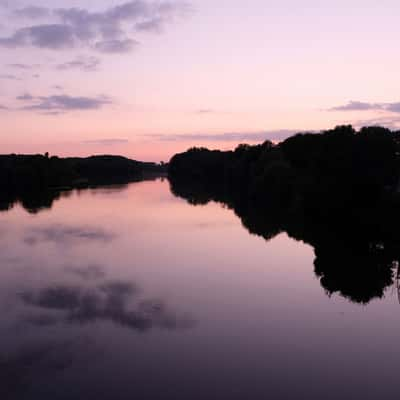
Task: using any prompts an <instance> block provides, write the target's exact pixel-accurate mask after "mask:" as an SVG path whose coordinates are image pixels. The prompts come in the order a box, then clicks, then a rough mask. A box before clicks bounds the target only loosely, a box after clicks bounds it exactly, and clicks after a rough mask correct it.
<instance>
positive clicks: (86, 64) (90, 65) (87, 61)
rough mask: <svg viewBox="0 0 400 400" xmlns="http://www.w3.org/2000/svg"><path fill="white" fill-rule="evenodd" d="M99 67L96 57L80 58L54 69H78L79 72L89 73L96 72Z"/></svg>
mask: <svg viewBox="0 0 400 400" xmlns="http://www.w3.org/2000/svg"><path fill="white" fill-rule="evenodd" d="M99 65H100V59H99V58H97V57H86V56H80V57H77V58H75V59H74V60H71V61H68V62H65V63H62V64H58V65H57V66H56V68H57V69H58V70H60V71H67V70H71V69H79V70H81V71H86V72H91V71H96V70H97V69H98V67H99Z"/></svg>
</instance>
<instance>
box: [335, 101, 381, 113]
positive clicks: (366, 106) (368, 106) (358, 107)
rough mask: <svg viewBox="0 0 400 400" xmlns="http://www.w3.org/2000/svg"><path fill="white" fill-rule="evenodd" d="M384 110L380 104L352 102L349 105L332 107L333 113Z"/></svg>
mask: <svg viewBox="0 0 400 400" xmlns="http://www.w3.org/2000/svg"><path fill="white" fill-rule="evenodd" d="M376 109H379V110H380V109H382V105H381V104H378V103H363V102H361V101H350V102H349V103H347V104H345V105H341V106H337V107H332V108H331V109H330V110H331V111H364V110H376Z"/></svg>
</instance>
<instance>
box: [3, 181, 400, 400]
mask: <svg viewBox="0 0 400 400" xmlns="http://www.w3.org/2000/svg"><path fill="white" fill-rule="evenodd" d="M0 221H1V223H0V238H1V241H0V245H1V252H0V260H1V270H0V274H1V277H0V278H1V279H0V296H1V302H0V305H1V313H2V318H1V319H0V331H1V338H2V340H1V342H0V378H1V380H0V386H1V389H0V394H1V398H2V399H8V398H9V399H52V400H54V399H110V400H111V399H113V400H114V399H177V400H179V399H185V400H188V399H267V398H268V399H291V398H293V399H295V398H304V399H339V398H341V399H397V398H398V390H397V389H398V384H399V381H400V378H399V366H400V363H399V360H400V357H399V351H398V344H399V341H398V338H399V334H400V306H399V303H398V298H397V289H396V287H395V285H393V286H390V287H388V288H386V290H385V292H384V296H383V297H382V298H375V299H372V300H371V301H370V302H368V304H364V305H360V304H357V303H353V302H351V301H350V300H349V299H346V298H344V297H341V296H340V294H334V295H332V296H328V295H327V293H326V291H325V290H324V289H323V288H322V286H321V284H320V281H319V278H317V276H316V275H315V273H314V265H313V261H314V251H313V249H312V247H310V246H308V245H306V244H304V243H302V242H296V241H294V240H293V239H290V238H289V237H288V236H287V235H286V234H280V235H278V236H276V237H275V238H274V239H272V240H270V241H268V242H267V241H265V240H264V239H263V238H260V237H258V236H255V235H251V234H249V232H248V231H247V230H246V229H245V228H244V227H243V226H242V224H241V221H240V219H239V218H238V217H237V216H235V214H234V213H233V211H232V210H229V209H227V208H224V207H222V206H221V205H219V204H216V203H209V204H208V205H205V206H197V207H195V206H192V205H190V204H188V203H187V202H186V201H185V200H183V199H180V198H177V197H175V196H174V195H173V194H171V192H170V190H169V184H168V182H167V181H150V182H140V183H133V184H130V185H127V186H115V187H109V188H99V189H90V190H82V191H79V192H78V191H74V192H65V193H63V194H62V196H61V197H60V198H59V199H58V200H56V201H54V203H53V205H52V207H51V208H50V209H44V210H41V211H40V212H38V213H35V214H33V213H28V212H27V211H26V210H25V209H24V208H23V207H22V206H21V205H15V206H14V207H13V208H12V209H10V210H9V211H6V212H3V213H1V214H0ZM362 279H363V277H362V276H360V282H362Z"/></svg>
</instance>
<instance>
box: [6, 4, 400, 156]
mask: <svg viewBox="0 0 400 400" xmlns="http://www.w3.org/2000/svg"><path fill="white" fill-rule="evenodd" d="M399 12H400V4H399V2H398V1H395V0H383V1H380V2H376V1H372V0H364V1H361V0H350V1H345V0H337V1H335V2H333V3H331V4H328V3H326V2H321V1H317V0H304V1H297V0H296V1H295V0H282V1H280V2H279V3H278V2H275V1H268V0H267V1H265V0H251V1H248V2H242V1H239V0H232V1H229V2H228V1H225V0H220V1H212V0H188V1H179V0H176V1H175V0H169V1H145V0H136V1H129V0H118V1H117V0H96V1H90V0H68V1H66V0H53V1H50V0H26V1H25V0H12V1H11V0H0V52H1V55H2V57H1V63H0V89H1V90H0V118H1V122H2V134H1V136H0V146H1V153H44V152H50V153H51V154H57V155H60V156H70V155H77V156H87V155H90V154H103V153H108V154H121V155H125V156H128V157H132V158H135V159H138V160H153V161H161V160H163V161H168V160H169V158H170V157H171V156H172V155H173V154H174V153H176V152H180V151H184V150H186V149H187V148H188V147H191V146H194V145H198V146H208V147H210V148H221V149H228V148H233V147H235V146H236V145H237V144H238V143H241V142H249V143H254V142H261V141H262V140H264V139H271V140H281V139H283V138H285V137H287V136H289V135H290V134H292V133H294V132H298V131H306V130H311V131H317V130H321V129H327V128H332V127H334V126H335V125H340V124H353V125H354V126H356V127H359V126H363V125H382V126H386V127H389V128H391V129H400V96H399V94H398V93H399V85H400V81H399V79H398V69H399V65H400V55H399V54H398V53H397V52H393V49H395V48H397V45H398V38H399V37H400V27H399V24H398V15H399Z"/></svg>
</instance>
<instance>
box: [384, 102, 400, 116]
mask: <svg viewBox="0 0 400 400" xmlns="http://www.w3.org/2000/svg"><path fill="white" fill-rule="evenodd" d="M385 109H386V110H387V111H390V112H394V113H400V102H398V103H389V104H387V105H386V108H385Z"/></svg>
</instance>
